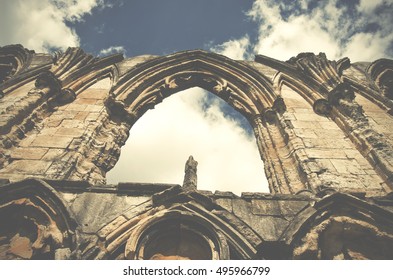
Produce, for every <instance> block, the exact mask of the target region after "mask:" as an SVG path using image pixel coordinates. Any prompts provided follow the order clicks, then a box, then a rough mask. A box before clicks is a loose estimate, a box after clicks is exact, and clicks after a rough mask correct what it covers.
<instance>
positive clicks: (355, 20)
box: [212, 0, 393, 61]
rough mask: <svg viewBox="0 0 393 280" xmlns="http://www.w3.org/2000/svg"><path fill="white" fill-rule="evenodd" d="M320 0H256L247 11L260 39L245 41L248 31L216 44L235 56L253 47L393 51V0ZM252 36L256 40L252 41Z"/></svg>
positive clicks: (264, 50) (358, 53)
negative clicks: (309, 0)
mask: <svg viewBox="0 0 393 280" xmlns="http://www.w3.org/2000/svg"><path fill="white" fill-rule="evenodd" d="M344 4H345V3H344ZM317 5H318V6H316V7H314V8H312V9H311V8H309V7H308V5H307V1H305V0H303V1H300V2H293V3H291V4H290V5H288V4H284V3H277V1H273V0H256V1H255V2H254V3H253V6H252V8H251V10H250V11H248V12H247V15H248V16H249V18H250V19H251V20H253V21H254V22H256V23H257V24H258V34H257V38H256V40H249V39H248V37H246V38H247V39H248V41H247V42H245V40H244V37H242V38H240V39H238V40H230V41H228V42H225V43H224V44H222V45H221V46H219V47H222V46H224V48H221V49H220V48H218V50H219V51H221V53H223V54H226V53H228V54H230V55H231V54H232V53H235V54H236V57H242V56H243V57H249V56H250V54H249V53H247V50H249V49H253V51H254V54H263V55H267V56H270V57H273V58H277V59H280V60H287V59H289V58H290V57H292V56H296V55H297V54H298V53H301V52H314V53H319V52H325V53H326V54H327V56H328V58H329V59H339V58H342V57H344V56H348V57H349V58H350V59H351V60H352V61H359V60H361V61H373V60H376V59H378V58H381V57H390V58H391V57H392V49H391V48H392V42H393V35H392V32H391V30H392V29H393V23H392V21H391V14H392V12H393V1H392V0H376V1H370V0H361V1H360V3H358V4H356V5H355V4H354V3H346V4H345V5H343V3H342V2H340V3H339V1H338V0H329V1H320V2H318V3H317ZM351 5H352V6H351ZM283 11H285V13H284V14H285V17H284V16H283ZM370 26H371V27H370ZM254 41H256V43H255V44H253V45H251V43H250V42H254ZM244 43H248V45H245V44H244ZM238 46H241V48H239V47H238ZM389 48H390V49H389ZM215 49H216V48H215V47H213V48H212V50H215ZM242 52H243V53H242Z"/></svg>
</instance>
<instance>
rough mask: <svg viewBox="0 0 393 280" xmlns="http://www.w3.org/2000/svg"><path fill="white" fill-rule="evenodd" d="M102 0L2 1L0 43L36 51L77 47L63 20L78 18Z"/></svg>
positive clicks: (70, 30) (72, 34) (76, 36)
mask: <svg viewBox="0 0 393 280" xmlns="http://www.w3.org/2000/svg"><path fill="white" fill-rule="evenodd" d="M103 5H104V3H103V1H101V0H86V1H85V0H84V1H73V0H52V1H51V0H29V1H24V0H3V1H2V3H1V11H0V26H2V31H1V36H0V45H8V44H23V45H24V46H25V47H27V48H29V49H33V50H35V51H36V52H48V51H50V50H53V49H65V48H67V47H75V46H79V37H78V35H77V34H76V33H75V31H74V30H73V29H72V28H70V27H69V26H67V24H66V21H71V22H72V21H81V20H82V17H83V16H84V15H86V14H88V13H90V12H91V10H92V9H93V8H95V7H98V6H103Z"/></svg>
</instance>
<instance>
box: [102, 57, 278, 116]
mask: <svg viewBox="0 0 393 280" xmlns="http://www.w3.org/2000/svg"><path fill="white" fill-rule="evenodd" d="M195 86H199V87H201V88H204V89H206V90H208V91H210V92H212V93H213V94H215V95H217V96H218V97H220V98H222V99H224V100H225V101H226V102H228V104H229V105H231V106H232V107H233V108H234V109H235V110H237V111H239V112H240V113H242V114H243V115H244V116H245V117H246V118H248V119H249V121H250V122H252V118H253V117H256V116H257V115H259V114H264V113H265V112H266V110H268V109H270V108H271V107H272V106H273V104H274V101H275V100H276V99H277V97H278V96H276V94H275V92H274V90H273V88H272V85H271V83H270V81H269V80H268V79H267V78H266V77H265V76H263V75H262V74H260V73H258V72H257V71H256V70H254V69H253V68H251V67H249V66H248V65H246V64H244V63H241V62H238V61H234V60H231V59H229V58H227V57H224V56H221V55H217V54H213V53H209V52H206V51H201V50H196V51H186V52H180V53H176V54H173V55H168V56H165V57H158V58H154V59H150V60H148V61H147V62H144V63H141V64H139V65H137V66H136V67H135V68H133V69H131V70H130V71H129V72H127V73H126V74H125V75H123V76H122V77H121V78H120V79H119V81H118V83H117V84H116V86H115V87H114V88H113V89H112V91H111V96H110V98H109V100H108V104H109V106H116V105H117V106H116V107H117V108H122V109H123V110H124V111H125V112H126V113H127V115H128V116H129V117H130V120H132V121H133V122H135V121H136V120H137V119H138V118H139V117H140V116H142V115H143V113H144V112H146V111H147V110H148V109H152V108H154V106H155V105H156V104H158V103H160V102H161V101H162V100H163V99H164V98H166V97H168V96H170V95H171V94H173V93H175V92H178V91H181V90H184V89H187V88H191V87H195Z"/></svg>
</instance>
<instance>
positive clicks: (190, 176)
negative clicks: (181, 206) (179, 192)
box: [183, 156, 198, 191]
mask: <svg viewBox="0 0 393 280" xmlns="http://www.w3.org/2000/svg"><path fill="white" fill-rule="evenodd" d="M197 166H198V162H197V161H195V160H194V158H193V157H192V156H190V157H189V158H188V160H187V162H186V166H185V169H184V173H185V174H184V181H183V189H184V190H185V191H190V190H196V189H197Z"/></svg>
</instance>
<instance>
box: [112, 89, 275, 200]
mask: <svg viewBox="0 0 393 280" xmlns="http://www.w3.org/2000/svg"><path fill="white" fill-rule="evenodd" d="M190 154H192V155H193V156H194V158H195V159H196V160H197V161H198V162H199V165H198V181H199V182H198V188H199V189H201V190H211V191H215V190H222V191H232V192H234V193H237V194H240V193H241V192H242V191H255V192H269V191H268V183H267V179H266V176H265V172H264V168H263V162H262V160H261V159H260V157H259V151H258V148H257V145H256V139H255V136H254V133H253V129H252V127H251V126H250V124H249V122H248V120H247V119H246V118H245V117H243V116H242V115H241V114H240V113H238V112H237V111H235V109H233V108H232V107H231V106H229V105H228V104H227V103H226V102H225V101H223V100H221V99H220V98H219V97H217V96H216V95H213V94H211V93H209V92H207V91H206V90H203V89H201V88H196V87H193V88H189V89H187V90H184V91H181V92H177V93H176V94H174V95H172V96H170V97H167V98H165V100H164V101H163V102H162V103H160V104H158V105H156V107H155V110H149V111H148V112H146V113H145V114H144V115H143V117H141V118H140V119H139V120H138V121H137V122H136V123H135V124H134V125H133V127H132V128H131V130H130V136H129V138H128V140H127V142H126V144H125V146H123V147H122V154H121V156H120V159H119V161H118V163H117V164H116V165H115V167H114V168H113V169H112V170H111V171H110V172H108V174H107V180H108V183H117V182H125V181H134V182H150V183H154V182H160V183H181V182H182V180H183V176H184V174H183V169H184V163H185V161H186V159H187V158H188V156H189V155H190Z"/></svg>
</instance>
